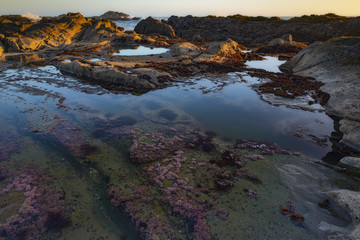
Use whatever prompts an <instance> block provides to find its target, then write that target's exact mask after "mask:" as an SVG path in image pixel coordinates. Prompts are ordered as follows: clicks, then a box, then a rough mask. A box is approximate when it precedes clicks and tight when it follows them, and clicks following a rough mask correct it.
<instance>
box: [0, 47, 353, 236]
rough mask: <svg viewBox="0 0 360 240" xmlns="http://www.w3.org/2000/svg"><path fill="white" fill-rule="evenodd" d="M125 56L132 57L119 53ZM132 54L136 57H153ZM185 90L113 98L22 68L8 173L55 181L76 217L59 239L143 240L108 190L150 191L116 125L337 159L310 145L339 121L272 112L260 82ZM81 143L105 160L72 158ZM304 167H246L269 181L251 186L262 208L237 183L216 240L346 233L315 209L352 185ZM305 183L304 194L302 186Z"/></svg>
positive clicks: (202, 80)
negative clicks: (31, 172)
mask: <svg viewBox="0 0 360 240" xmlns="http://www.w3.org/2000/svg"><path fill="white" fill-rule="evenodd" d="M126 51H130V50H121V52H120V53H122V54H124V52H126ZM133 51H135V52H136V55H139V53H145V52H146V51H154V50H151V49H150V50H149V49H146V48H140V50H139V49H137V50H133ZM135 52H133V53H134V54H135ZM130 53H131V52H130ZM128 54H129V52H128ZM151 54H155V53H154V52H152V53H151ZM96 60H98V59H94V61H96ZM247 64H248V66H249V67H254V68H264V69H266V70H269V71H277V70H276V68H277V66H278V65H279V64H280V62H279V61H277V60H276V59H274V58H270V57H267V60H265V61H263V62H261V61H256V62H255V61H252V62H248V63H247ZM185 80H186V81H185V82H184V83H181V84H180V83H179V84H174V85H173V86H170V87H168V88H166V89H160V90H156V91H151V92H148V93H146V94H143V95H140V96H138V95H132V94H130V93H129V94H119V93H114V92H112V91H110V90H107V89H104V88H102V87H101V86H98V85H96V84H91V83H89V82H83V81H81V80H79V79H77V78H74V77H72V76H67V75H63V74H62V73H61V72H60V71H58V70H57V69H56V68H55V67H53V66H45V67H39V68H28V67H19V68H16V69H9V70H6V71H4V72H1V73H0V86H1V88H0V123H1V125H0V126H1V127H0V133H2V134H6V133H7V131H11V132H13V133H14V134H16V135H18V136H19V139H21V141H20V142H21V146H20V147H19V148H20V150H19V151H18V152H17V153H16V154H14V155H12V156H11V157H9V158H8V159H5V160H6V161H5V160H4V161H3V162H2V164H3V165H7V166H13V167H16V166H23V165H24V164H25V163H26V164H31V165H34V166H36V167H38V168H44V169H47V170H49V171H50V172H51V173H52V174H53V175H54V176H55V178H56V179H57V181H56V183H54V184H55V186H56V187H58V188H60V189H63V190H64V191H65V192H66V193H67V195H66V196H67V198H68V201H69V203H71V206H74V207H73V208H72V209H73V210H74V211H75V212H76V211H79V213H76V214H74V215H72V216H73V217H72V222H73V224H74V226H77V227H71V228H65V229H64V230H62V236H61V237H59V239H81V238H82V239H90V238H91V237H106V238H108V239H119V238H121V237H124V235H126V236H127V237H128V238H129V239H139V235H138V233H137V232H136V231H135V227H134V226H133V225H132V224H131V223H130V221H129V219H128V218H127V216H119V215H118V214H117V213H116V212H114V211H113V209H112V208H111V207H110V204H109V200H108V197H107V194H106V188H107V183H109V182H110V183H112V184H121V183H122V182H131V183H133V184H136V183H141V182H142V181H143V179H142V178H141V177H140V172H141V170H142V169H141V168H139V167H138V166H137V165H136V164H134V163H132V162H131V161H130V160H129V156H128V147H129V145H128V144H129V143H123V142H121V141H119V140H118V139H117V138H116V128H114V129H112V130H111V131H108V132H106V131H104V129H106V128H107V127H108V126H109V125H111V124H118V125H116V126H117V127H118V128H120V129H127V128H130V129H131V128H136V129H142V130H143V131H148V132H156V131H158V130H159V129H171V128H174V129H199V130H201V131H204V132H205V131H208V132H212V134H214V135H216V136H217V137H216V138H217V139H218V141H219V142H220V143H221V144H225V143H223V142H228V143H229V142H230V143H231V142H234V141H235V140H236V139H253V140H258V141H267V142H272V143H277V144H278V145H280V146H281V147H283V148H287V149H290V150H292V151H298V152H301V153H303V154H305V155H307V156H308V158H315V159H321V157H323V156H324V155H326V153H327V152H329V151H330V150H331V143H330V142H329V141H328V140H326V141H325V144H322V145H319V144H318V143H317V142H316V141H314V139H313V137H312V136H317V137H319V138H327V137H328V136H330V134H331V132H332V131H333V121H332V119H330V118H329V117H328V116H327V115H325V114H324V113H323V112H321V111H314V112H310V111H303V110H298V109H291V108H287V107H284V106H273V105H270V104H268V103H266V102H264V101H262V100H260V98H259V95H258V94H257V93H256V92H255V91H253V90H252V88H251V85H253V84H256V83H258V82H259V80H258V79H256V78H252V77H250V76H248V75H246V74H245V73H231V74H227V75H225V76H219V77H202V76H200V77H196V78H191V79H185ZM64 126H65V127H64ZM299 135H301V136H299ZM79 139H80V140H81V139H82V141H84V142H89V143H91V144H94V145H96V146H98V148H99V149H100V150H99V151H98V152H97V153H96V154H94V155H90V157H89V158H81V157H79V156H77V155H76V154H74V152H71V151H70V150H71V149H72V146H73V145H72V144H75V145H76V143H77V142H76V141H78V140H79ZM69 143H71V144H69ZM69 149H70V150H69ZM73 150H75V152H76V150H78V149H73ZM87 150H89V151H90V150H91V149H87ZM297 161H298V162H296V161H293V160H291V158H286V157H284V158H280V159H278V158H269V159H267V160H266V161H264V162H249V163H248V165H247V167H248V168H249V169H250V170H251V171H253V172H254V173H256V174H257V175H258V176H261V178H262V180H263V181H264V185H256V186H255V185H251V186H252V187H253V188H255V189H256V190H257V191H258V193H259V198H258V199H257V200H253V199H244V198H243V197H242V194H243V189H244V187H246V186H247V184H248V183H244V182H243V181H239V182H236V184H235V186H234V190H233V191H230V192H229V193H224V194H222V195H221V197H220V198H219V204H221V205H223V206H227V207H229V209H231V213H232V214H231V217H230V219H229V220H228V221H222V220H219V219H214V218H210V219H208V221H209V226H210V227H211V231H212V233H213V234H214V236H216V238H217V239H235V238H237V237H239V236H241V239H259V238H261V236H265V235H266V236H267V239H279V237H286V238H289V239H290V238H291V239H309V237H311V236H315V238H319V237H324V236H325V233H323V232H321V231H320V230H318V229H317V224H318V223H319V222H320V221H327V222H329V223H332V224H336V225H345V224H346V223H348V221H349V220H348V218H347V217H346V214H342V213H341V212H340V213H341V214H340V215H338V216H337V217H336V216H334V215H332V214H331V213H329V212H325V211H324V210H321V209H319V208H317V207H316V206H317V205H316V203H317V202H318V201H321V200H324V198H325V197H326V196H324V195H323V193H322V192H323V191H326V190H330V189H333V188H335V186H334V184H333V183H332V182H331V181H332V180H333V179H341V181H346V180H344V179H343V177H342V176H341V175H339V174H337V173H335V172H332V171H331V170H329V169H326V168H323V167H321V166H316V165H313V164H310V163H306V162H302V161H300V160H297ZM294 172H295V173H296V174H295V173H294ZM289 173H292V174H289ZM109 176H110V178H109ZM313 176H319V177H317V178H311V177H313ZM306 179H308V181H307V184H305V185H304V184H302V182H303V181H305V180H306ZM310 180H311V181H310ZM289 199H292V200H293V201H294V202H296V205H297V209H299V211H300V212H301V213H302V214H304V215H305V217H306V219H307V220H306V221H305V223H304V225H302V226H300V227H299V226H295V225H293V224H292V223H291V221H289V219H288V218H286V217H284V216H282V215H281V214H280V212H279V205H280V204H284V203H285V202H286V201H287V200H289ZM336 211H338V209H336ZM75 224H77V225H75ZM89 226H91V227H89ZM239 226H240V227H239ZM264 234H265V235H264Z"/></svg>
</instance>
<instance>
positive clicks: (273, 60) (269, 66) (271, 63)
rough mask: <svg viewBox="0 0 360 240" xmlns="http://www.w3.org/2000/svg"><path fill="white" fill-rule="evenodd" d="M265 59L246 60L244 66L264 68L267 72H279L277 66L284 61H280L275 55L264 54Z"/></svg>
mask: <svg viewBox="0 0 360 240" xmlns="http://www.w3.org/2000/svg"><path fill="white" fill-rule="evenodd" d="M264 58H265V60H262V61H256V60H254V61H248V62H246V66H247V67H249V68H259V69H264V70H266V71H269V72H281V71H280V70H279V66H280V65H281V64H283V63H285V62H286V61H281V60H279V59H278V58H277V57H271V56H265V57H264Z"/></svg>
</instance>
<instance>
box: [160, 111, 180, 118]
mask: <svg viewBox="0 0 360 240" xmlns="http://www.w3.org/2000/svg"><path fill="white" fill-rule="evenodd" d="M159 116H160V117H162V118H165V119H166V120H169V121H174V120H175V119H176V117H177V114H176V113H174V112H173V111H171V110H169V109H164V110H161V111H160V112H159Z"/></svg>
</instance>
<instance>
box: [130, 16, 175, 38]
mask: <svg viewBox="0 0 360 240" xmlns="http://www.w3.org/2000/svg"><path fill="white" fill-rule="evenodd" d="M135 32H137V33H142V34H160V35H164V36H167V37H174V36H175V32H174V30H173V29H172V27H171V26H169V25H168V24H166V23H163V22H160V21H159V20H157V19H154V18H152V17H148V18H147V19H145V20H142V21H140V22H139V23H138V24H137V25H136V27H135Z"/></svg>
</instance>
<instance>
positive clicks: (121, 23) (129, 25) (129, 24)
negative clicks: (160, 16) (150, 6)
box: [114, 19, 142, 31]
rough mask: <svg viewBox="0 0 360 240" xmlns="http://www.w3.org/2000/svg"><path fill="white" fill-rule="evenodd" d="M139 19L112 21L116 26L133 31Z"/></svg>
mask: <svg viewBox="0 0 360 240" xmlns="http://www.w3.org/2000/svg"><path fill="white" fill-rule="evenodd" d="M141 20H142V19H139V20H130V21H114V23H115V24H116V26H118V27H123V28H124V29H125V31H133V30H134V28H135V27H136V25H137V24H138V23H139V22H140V21H141Z"/></svg>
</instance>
